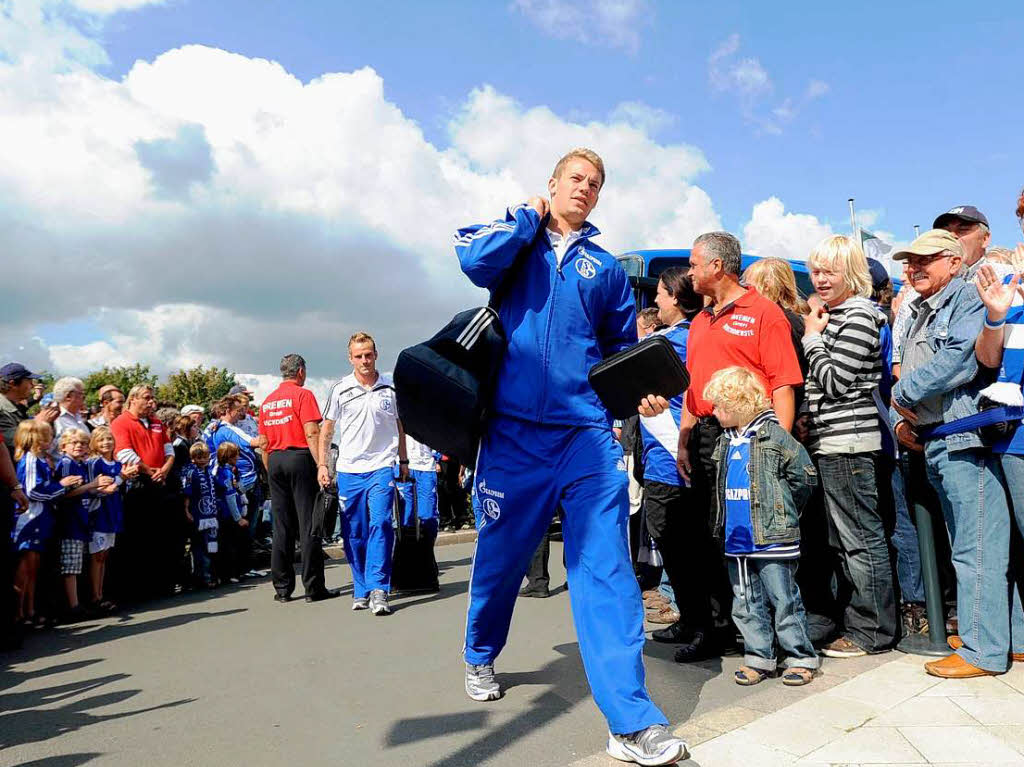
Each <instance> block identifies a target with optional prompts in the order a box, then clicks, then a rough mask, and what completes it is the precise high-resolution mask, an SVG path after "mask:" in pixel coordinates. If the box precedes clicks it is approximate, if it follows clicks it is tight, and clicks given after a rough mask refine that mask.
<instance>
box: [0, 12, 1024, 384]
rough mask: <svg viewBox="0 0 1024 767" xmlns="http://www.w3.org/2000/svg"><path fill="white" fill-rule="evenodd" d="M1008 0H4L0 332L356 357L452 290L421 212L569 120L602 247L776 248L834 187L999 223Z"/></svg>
mask: <svg viewBox="0 0 1024 767" xmlns="http://www.w3.org/2000/svg"><path fill="white" fill-rule="evenodd" d="M1019 6H1020V3H1019V1H1018V2H1016V3H1013V2H989V3H984V4H976V5H974V6H970V7H967V6H964V5H963V4H962V3H961V4H955V3H952V2H945V0H942V1H940V2H927V3H926V2H901V3H895V4H883V3H859V4H847V5H846V6H838V5H835V4H821V3H803V2H790V3H775V4H767V3H742V4H741V3H730V2H713V3H712V2H690V3H683V2H655V1H654V0H503V1H502V2H497V3H483V2H454V0H446V1H437V2H430V3H424V2H391V3H386V4H385V3H355V2H338V1H332V2H287V3H286V2H270V1H269V0H261V1H260V2H252V0H218V1H217V2H205V1H202V0H10V1H9V2H8V3H7V4H6V5H4V6H2V7H3V8H4V10H3V11H0V131H2V132H3V134H4V135H5V136H7V137H9V140H8V141H6V142H4V143H3V144H0V227H3V229H4V231H5V233H6V235H7V237H6V239H7V243H6V244H7V247H8V248H9V250H10V252H12V253H15V254H16V255H17V258H16V260H15V261H14V263H13V265H12V271H13V273H12V274H11V275H10V276H11V277H12V279H11V280H9V281H7V284H5V285H3V286H0V303H2V304H3V305H4V306H5V307H6V308H8V309H9V311H8V313H7V315H8V316H6V317H4V318H0V358H3V359H4V360H7V359H19V360H21V361H24V362H26V363H29V364H31V365H35V366H39V367H45V368H48V369H51V370H57V371H59V372H69V373H80V372H86V371H87V370H89V369H94V368H96V367H98V366H100V365H102V364H126V363H131V362H135V361H140V362H144V363H147V364H151V365H152V366H153V367H154V368H155V369H157V370H158V371H160V372H167V371H169V370H173V369H176V368H177V367H182V366H191V365H194V364H200V363H201V364H219V365H225V366H227V367H229V368H230V369H231V370H233V371H237V372H239V373H247V374H251V375H252V376H255V377H262V378H259V381H263V380H264V379H267V378H268V377H269V378H272V376H271V375H270V373H271V372H272V371H273V370H274V369H275V366H276V360H277V359H279V357H280V355H281V354H282V353H284V352H285V351H292V350H298V351H302V352H303V353H304V354H305V355H306V356H307V359H309V360H310V361H311V366H312V367H313V368H315V370H314V371H311V373H312V374H313V375H316V376H319V377H321V378H322V379H323V381H325V382H326V381H327V380H329V379H330V378H333V377H336V375H338V374H340V373H343V372H344V369H345V367H346V365H345V360H344V356H345V355H344V351H343V350H344V341H345V339H347V338H348V335H349V334H351V333H352V332H354V331H356V330H363V329H369V330H371V331H373V332H374V333H376V334H377V335H378V337H379V340H380V346H381V348H382V362H383V363H384V365H385V366H388V365H390V363H391V362H392V361H393V359H394V357H395V355H396V354H397V351H398V350H399V349H401V348H402V347H403V346H406V345H409V344H411V343H414V342H416V341H419V340H421V339H422V338H423V337H424V336H425V335H427V334H429V333H430V332H431V330H432V329H434V328H435V327H439V326H440V325H442V324H443V323H444V321H446V319H447V318H448V317H450V316H451V315H452V314H453V313H455V311H457V310H459V309H461V308H465V307H466V306H467V305H472V304H473V303H477V302H479V301H480V296H479V293H478V292H476V291H475V290H474V289H472V288H471V287H470V286H468V284H467V283H466V281H465V280H464V279H463V278H462V277H461V275H460V274H459V272H458V269H457V265H456V264H455V262H454V258H453V256H452V252H451V249H450V245H449V237H450V232H452V231H453V230H454V229H455V228H456V227H458V226H461V225H465V224H467V223H471V222H473V221H479V220H484V219H491V218H495V217H498V216H500V215H501V213H502V210H503V207H504V206H505V205H506V204H508V203H512V202H515V201H517V200H518V199H521V198H522V197H525V196H527V195H529V194H532V193H539V192H541V191H542V190H543V188H544V184H545V182H546V178H547V175H548V173H549V172H550V168H551V167H552V165H553V163H554V160H556V159H557V157H558V156H559V155H560V154H561V153H562V152H563V151H564V150H565V149H567V148H569V147H570V146H572V145H576V144H586V145H589V146H591V147H593V148H594V149H596V150H597V151H599V152H601V153H602V154H603V155H604V156H605V159H606V161H607V162H608V169H609V181H608V185H607V187H606V188H605V189H604V190H603V192H602V201H601V204H600V205H599V207H598V209H597V210H596V211H595V214H594V221H595V223H597V224H598V225H599V226H600V227H601V228H602V229H603V230H604V235H602V240H601V244H603V245H604V246H605V247H607V248H609V249H610V250H613V251H621V250H625V249H632V248H641V247H669V246H675V247H686V246H688V245H689V243H690V242H691V241H692V239H693V237H694V236H696V235H697V234H699V233H701V232H703V231H707V230H708V229H711V228H718V227H723V228H726V229H729V230H730V231H733V232H735V233H737V234H738V235H739V236H740V237H741V239H742V240H743V243H744V248H745V249H746V250H747V251H748V252H751V253H756V254H760V255H778V256H783V257H786V258H793V259H803V258H805V257H806V254H807V253H808V251H809V250H810V248H811V247H812V246H813V245H814V244H815V243H816V242H817V241H819V240H820V239H821V238H822V237H823V236H825V235H828V234H830V233H833V232H848V231H849V218H848V208H847V203H846V200H847V198H848V197H850V196H853V197H855V198H856V200H857V204H858V208H859V210H860V211H862V213H863V215H864V217H863V219H862V223H864V224H865V225H867V226H869V227H870V228H872V229H874V230H875V231H878V232H882V233H885V234H887V236H890V237H891V238H892V239H893V240H894V241H907V240H909V239H911V238H912V235H913V229H912V227H913V225H914V224H920V225H921V226H922V227H923V228H927V227H928V226H929V225H930V223H931V221H932V220H933V218H934V217H935V216H936V215H937V214H938V213H940V212H942V211H944V210H947V209H948V208H950V207H952V206H954V205H959V204H975V205H977V206H978V207H979V208H980V209H981V210H982V211H984V212H985V213H986V214H987V215H988V217H989V219H990V221H991V223H992V228H993V241H994V243H995V244H1003V245H1013V244H1015V243H1016V242H1017V241H1019V240H1021V239H1022V235H1021V232H1020V227H1019V225H1018V223H1017V221H1016V219H1015V218H1014V216H1013V207H1014V201H1015V199H1016V195H1017V193H1018V192H1019V190H1020V187H1021V185H1024V152H1022V151H1021V147H1020V143H1021V139H1020V135H1021V130H1020V126H1021V125H1022V124H1024V106H1022V100H1021V98H1020V93H1021V92H1022V91H1024V86H1022V83H1024V80H1022V79H1021V75H1020V72H1021V66H1020V63H1019V59H1020V53H1019V52H1020V41H1021V40H1024V14H1022V13H1021V12H1020V7H1019ZM267 62H273V63H267ZM55 272H57V273H59V274H61V275H62V278H63V279H64V280H65V281H67V282H71V283H74V284H80V285H83V286H86V289H84V290H80V291H71V292H68V293H62V295H61V300H60V301H59V302H58V303H57V305H56V306H55V305H54V304H53V301H52V293H51V292H50V287H49V285H50V283H51V282H52V280H53V274H54V273H55ZM14 285H18V286H20V287H19V289H18V290H14V289H13V287H12V286H14ZM259 381H257V379H256V378H252V379H250V382H251V383H254V384H256V383H259Z"/></svg>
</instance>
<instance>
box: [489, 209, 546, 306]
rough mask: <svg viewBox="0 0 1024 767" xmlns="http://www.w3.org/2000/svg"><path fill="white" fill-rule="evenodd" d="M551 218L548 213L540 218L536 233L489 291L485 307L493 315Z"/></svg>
mask: <svg viewBox="0 0 1024 767" xmlns="http://www.w3.org/2000/svg"><path fill="white" fill-rule="evenodd" d="M550 218H551V214H550V213H548V214H546V215H544V216H542V217H541V219H540V226H538V227H537V231H536V232H535V233H534V235H533V239H531V240H530V241H529V242H528V243H527V244H526V245H524V246H523V247H522V248H521V249H520V251H519V252H518V253H517V254H516V257H515V260H514V261H513V262H512V265H511V266H510V267H509V268H508V269H507V270H506V271H505V276H504V277H502V278H501V282H500V283H498V287H496V288H495V289H494V290H492V291H491V298H490V300H489V301H488V302H487V306H488V307H490V308H491V309H492V310H493V311H494V312H495V313H497V311H498V308H499V307H500V306H501V302H502V301H504V300H505V295H506V294H507V293H508V291H509V288H511V287H512V281H513V280H514V279H515V277H516V276H517V275H518V273H519V270H520V269H521V268H522V266H523V264H524V263H525V262H526V257H527V256H528V255H529V253H530V251H531V250H532V249H533V244H534V243H535V242H536V241H537V238H538V237H539V236H541V235H542V234H544V230H545V229H547V228H548V221H549V220H550Z"/></svg>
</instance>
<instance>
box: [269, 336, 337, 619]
mask: <svg viewBox="0 0 1024 767" xmlns="http://www.w3.org/2000/svg"><path fill="white" fill-rule="evenodd" d="M281 378H282V379H283V380H282V381H281V385H280V386H278V387H277V388H276V389H274V391H273V392H271V393H270V396H268V397H267V398H266V400H264V402H263V405H262V406H261V407H260V417H259V430H260V434H262V435H263V436H265V437H266V439H267V447H266V449H265V450H264V451H263V461H264V464H265V465H266V467H267V475H268V478H269V480H270V507H271V512H272V514H273V518H274V543H273V548H272V549H271V554H270V570H271V573H272V576H273V582H274V590H275V591H276V592H277V593H276V594H275V595H274V600H275V601H277V602H287V601H289V600H290V599H291V598H292V592H293V591H294V590H295V567H294V565H293V564H292V559H293V556H294V552H295V536H296V533H298V537H299V545H300V547H301V548H302V585H303V586H304V587H305V589H306V601H307V602H319V601H321V600H323V599H330V598H331V597H335V596H337V592H334V591H328V589H327V587H326V586H325V585H324V556H323V549H322V548H321V547H320V539H319V538H317V537H316V536H315V535H313V534H312V527H313V505H314V504H315V503H316V495H317V492H318V491H319V489H320V487H319V485H318V483H317V481H316V469H317V466H318V465H319V464H320V463H321V461H320V421H321V420H322V419H321V417H320V407H319V405H317V402H316V397H315V396H314V395H313V392H311V391H310V390H309V389H305V388H303V385H304V384H305V383H306V361H305V360H304V359H303V358H302V357H301V356H299V355H298V354H286V355H285V356H284V357H282V358H281Z"/></svg>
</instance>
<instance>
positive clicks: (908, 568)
mask: <svg viewBox="0 0 1024 767" xmlns="http://www.w3.org/2000/svg"><path fill="white" fill-rule="evenodd" d="M906 471H907V462H906V457H905V456H901V457H900V458H898V459H897V460H896V466H895V470H894V471H893V473H892V495H893V505H894V506H895V508H896V526H895V528H894V529H893V533H892V545H893V548H895V549H896V577H897V579H898V580H899V584H900V595H901V596H902V598H903V601H904V602H918V603H923V602H924V584H923V583H922V581H921V552H920V550H919V549H918V544H917V528H916V527H915V526H914V522H913V520H912V519H911V518H910V509H909V508H908V506H907V483H906Z"/></svg>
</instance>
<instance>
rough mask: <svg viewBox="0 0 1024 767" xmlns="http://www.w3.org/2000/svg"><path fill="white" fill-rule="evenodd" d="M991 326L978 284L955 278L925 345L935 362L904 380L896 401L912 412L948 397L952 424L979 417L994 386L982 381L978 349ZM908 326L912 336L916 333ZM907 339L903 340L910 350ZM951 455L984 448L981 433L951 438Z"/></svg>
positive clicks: (946, 415) (947, 417)
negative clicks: (982, 396) (983, 395)
mask: <svg viewBox="0 0 1024 767" xmlns="http://www.w3.org/2000/svg"><path fill="white" fill-rule="evenodd" d="M984 322H985V305H984V304H983V303H982V302H981V298H980V297H979V296H978V291H977V289H976V288H975V287H974V285H973V284H972V283H969V282H965V281H964V280H963V279H962V278H960V277H954V278H953V280H952V281H951V282H950V283H949V285H947V286H946V288H945V293H944V294H943V295H942V301H941V302H940V304H939V305H938V306H937V307H936V308H935V310H934V311H933V312H932V313H931V316H930V317H929V318H928V321H927V324H926V325H925V329H924V334H925V340H926V341H927V342H928V345H929V346H930V347H931V349H932V352H933V353H934V355H935V356H934V357H932V359H931V361H930V362H928V363H927V364H925V365H922V366H921V367H919V368H917V369H915V370H912V371H910V372H908V373H904V375H903V376H902V377H901V378H900V380H899V381H897V382H896V385H895V386H894V387H893V390H892V398H893V401H894V402H895V403H896V404H898V405H900V406H901V407H905V408H907V409H910V408H912V407H913V405H914V403H916V402H920V401H921V400H923V399H926V398H927V397H932V396H935V395H939V394H941V395H942V420H943V422H944V423H949V422H950V421H954V420H956V419H957V418H965V417H966V416H969V415H974V414H975V413H977V412H978V399H979V393H980V391H981V390H982V389H983V388H984V387H985V385H986V384H987V383H989V381H987V380H983V379H984V378H985V377H984V376H979V368H978V359H977V357H975V356H974V343H975V341H977V340H978V336H979V335H980V334H981V328H982V325H983V324H984ZM913 325H914V323H913V321H911V322H908V323H907V332H908V333H909V331H910V328H911V327H913ZM906 343H907V337H906V336H904V338H903V348H906ZM945 440H946V448H947V449H948V450H967V449H969V448H978V447H984V445H983V443H982V441H981V437H980V436H979V435H978V432H976V431H965V432H960V433H959V434H950V435H949V436H948V437H946V438H945Z"/></svg>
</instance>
